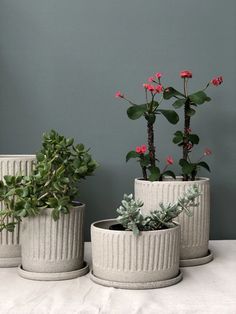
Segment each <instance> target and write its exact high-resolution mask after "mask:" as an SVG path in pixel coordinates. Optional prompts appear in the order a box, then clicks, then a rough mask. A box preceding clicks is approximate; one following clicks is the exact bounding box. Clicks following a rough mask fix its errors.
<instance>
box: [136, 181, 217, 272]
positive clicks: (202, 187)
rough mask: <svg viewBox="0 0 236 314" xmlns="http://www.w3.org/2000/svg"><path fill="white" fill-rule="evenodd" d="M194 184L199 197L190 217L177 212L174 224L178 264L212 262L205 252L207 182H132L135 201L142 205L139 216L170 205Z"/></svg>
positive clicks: (208, 184) (208, 200) (207, 240)
mask: <svg viewBox="0 0 236 314" xmlns="http://www.w3.org/2000/svg"><path fill="white" fill-rule="evenodd" d="M193 184H197V186H198V188H199V191H200V192H201V195H200V196H199V197H198V199H197V200H196V202H197V203H198V206H197V207H192V208H190V210H191V211H192V213H193V216H191V217H189V216H187V215H186V214H185V213H181V214H180V215H179V217H178V218H176V221H178V222H179V224H180V225H181V249H180V265H181V266H194V265H201V264H205V263H208V262H210V261H211V260H212V259H213V256H212V253H211V252H210V251H209V249H208V242H209V230H210V181H209V179H208V178H203V177H200V178H198V179H197V180H195V181H182V178H181V177H177V179H176V180H174V179H172V180H171V179H168V180H166V181H155V182H150V181H145V180H142V179H135V188H134V190H135V192H134V194H135V199H136V200H138V199H139V200H141V201H143V202H144V206H143V207H142V212H143V213H149V212H150V211H152V210H155V209H157V208H159V203H160V202H163V203H173V202H176V201H177V200H178V198H179V197H180V196H182V195H183V194H184V192H186V191H187V190H188V188H189V187H190V186H192V185H193Z"/></svg>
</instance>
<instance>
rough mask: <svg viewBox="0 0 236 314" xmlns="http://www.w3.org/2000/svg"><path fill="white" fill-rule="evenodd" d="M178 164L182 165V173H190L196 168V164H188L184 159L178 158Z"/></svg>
mask: <svg viewBox="0 0 236 314" xmlns="http://www.w3.org/2000/svg"><path fill="white" fill-rule="evenodd" d="M179 164H180V166H181V167H182V171H183V174H191V173H192V172H193V171H194V170H195V168H196V164H190V163H189V162H188V161H186V160H185V159H180V161H179Z"/></svg>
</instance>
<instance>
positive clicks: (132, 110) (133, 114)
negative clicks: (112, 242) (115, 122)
mask: <svg viewBox="0 0 236 314" xmlns="http://www.w3.org/2000/svg"><path fill="white" fill-rule="evenodd" d="M146 111H147V105H146V104H144V105H136V106H131V107H129V108H128V109H127V115H128V117H129V118H130V119H131V120H137V119H139V118H140V117H142V115H143V114H144V112H146Z"/></svg>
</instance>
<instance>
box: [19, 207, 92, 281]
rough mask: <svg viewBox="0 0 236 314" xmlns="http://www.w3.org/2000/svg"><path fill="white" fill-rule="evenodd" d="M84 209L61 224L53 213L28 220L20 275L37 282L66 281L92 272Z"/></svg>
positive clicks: (23, 229)
mask: <svg viewBox="0 0 236 314" xmlns="http://www.w3.org/2000/svg"><path fill="white" fill-rule="evenodd" d="M84 209H85V205H84V204H81V205H79V206H75V207H72V208H71V209H70V212H69V214H65V215H61V216H60V219H59V220H58V221H54V220H53V219H52V217H51V212H52V210H53V209H51V208H48V209H45V210H44V211H43V212H42V213H41V214H40V215H39V216H35V217H27V218H25V219H24V221H23V222H22V225H21V235H22V265H21V266H19V267H18V273H19V274H20V275H21V276H22V277H24V278H27V279H33V280H65V279H72V278H75V277H79V276H82V275H84V274H86V273H87V272H88V266H87V264H85V263H84V237H83V231H84Z"/></svg>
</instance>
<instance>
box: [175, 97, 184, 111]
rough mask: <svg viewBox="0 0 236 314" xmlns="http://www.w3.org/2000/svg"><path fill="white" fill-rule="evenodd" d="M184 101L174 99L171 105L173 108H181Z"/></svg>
mask: <svg viewBox="0 0 236 314" xmlns="http://www.w3.org/2000/svg"><path fill="white" fill-rule="evenodd" d="M185 102H186V99H178V100H176V101H175V102H174V103H173V105H172V106H173V107H174V108H175V109H179V108H181V107H182V106H183V105H184V104H185Z"/></svg>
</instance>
